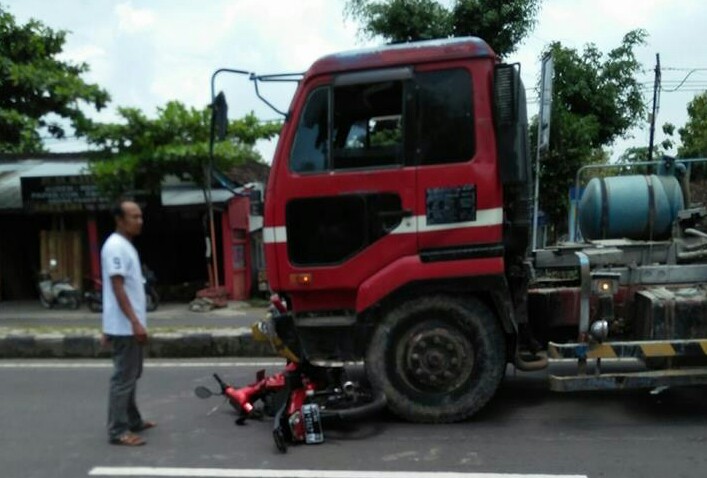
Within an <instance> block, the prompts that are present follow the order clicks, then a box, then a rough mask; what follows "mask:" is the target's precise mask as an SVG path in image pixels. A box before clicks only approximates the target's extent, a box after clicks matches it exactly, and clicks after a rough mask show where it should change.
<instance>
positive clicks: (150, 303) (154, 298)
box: [145, 289, 160, 312]
mask: <svg viewBox="0 0 707 478" xmlns="http://www.w3.org/2000/svg"><path fill="white" fill-rule="evenodd" d="M145 300H146V301H147V305H146V307H145V308H146V309H147V311H148V312H153V311H155V310H157V306H158V305H160V296H159V295H157V291H156V290H154V289H151V290H150V291H148V292H147V294H145Z"/></svg>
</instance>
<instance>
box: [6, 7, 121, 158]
mask: <svg viewBox="0 0 707 478" xmlns="http://www.w3.org/2000/svg"><path fill="white" fill-rule="evenodd" d="M66 34H67V32H65V31H63V30H53V29H51V28H49V27H48V26H46V25H44V24H43V23H41V22H39V21H37V20H30V21H29V22H27V23H26V24H24V25H21V24H18V23H17V22H16V21H15V17H14V16H13V15H12V14H11V13H9V12H8V11H7V10H6V8H5V7H3V6H2V5H0V40H1V41H0V153H24V152H27V153H33V152H41V151H43V146H42V138H41V135H40V130H41V129H42V128H46V131H47V132H48V134H50V135H51V136H53V137H56V138H62V137H64V136H65V135H66V126H67V125H68V124H71V125H72V126H73V128H74V130H75V131H76V134H77V135H81V134H83V133H84V132H85V128H86V126H87V119H86V116H85V114H84V112H83V111H82V109H81V106H82V103H83V104H87V105H90V106H93V107H95V108H96V109H98V110H100V109H101V108H103V107H104V106H105V105H106V103H107V102H108V101H109V100H110V97H109V96H108V93H107V92H106V91H104V90H103V89H101V88H100V87H99V86H98V85H95V84H91V83H86V82H85V81H84V80H82V79H81V75H82V74H84V73H86V72H88V70H89V68H88V65H87V64H86V63H78V64H74V63H71V62H69V61H62V60H59V59H58V55H59V54H60V53H61V52H62V50H63V48H64V43H65V41H66ZM50 113H54V114H55V115H56V116H55V117H54V119H50V118H51V116H49V114H50Z"/></svg>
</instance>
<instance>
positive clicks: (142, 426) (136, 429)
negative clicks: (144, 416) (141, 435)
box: [130, 420, 157, 432]
mask: <svg viewBox="0 0 707 478" xmlns="http://www.w3.org/2000/svg"><path fill="white" fill-rule="evenodd" d="M156 426H157V422H152V421H149V420H147V421H143V422H142V423H141V424H140V425H138V426H136V427H132V428H131V429H130V431H131V432H144V431H145V430H149V429H150V428H155V427H156Z"/></svg>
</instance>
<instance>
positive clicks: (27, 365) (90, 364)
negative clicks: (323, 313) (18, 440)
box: [0, 359, 285, 369]
mask: <svg viewBox="0 0 707 478" xmlns="http://www.w3.org/2000/svg"><path fill="white" fill-rule="evenodd" d="M59 360H60V361H55V362H35V361H21V362H0V369H3V368H8V369H61V368H67V369H76V368H112V367H113V362H109V361H86V362H64V361H63V359H59ZM284 365H285V361H284V360H279V361H275V360H273V361H259V362H152V361H149V360H147V361H145V365H144V366H145V368H204V367H209V368H211V367H222V368H226V367H236V368H249V367H277V366H281V367H282V366H284Z"/></svg>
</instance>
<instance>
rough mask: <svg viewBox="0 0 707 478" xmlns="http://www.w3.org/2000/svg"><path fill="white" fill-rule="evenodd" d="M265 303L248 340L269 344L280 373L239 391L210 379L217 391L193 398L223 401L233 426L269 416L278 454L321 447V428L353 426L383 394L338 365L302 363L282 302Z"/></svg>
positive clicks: (376, 407) (261, 375) (374, 409)
mask: <svg viewBox="0 0 707 478" xmlns="http://www.w3.org/2000/svg"><path fill="white" fill-rule="evenodd" d="M271 303H272V305H271V306H270V308H269V311H268V315H267V317H266V318H265V319H264V320H262V321H259V322H256V323H255V324H254V325H253V327H252V332H253V338H254V339H255V340H258V341H267V342H269V343H270V345H271V346H272V347H273V349H274V350H275V351H276V352H277V353H278V355H280V356H282V357H284V358H285V359H286V360H287V362H286V365H285V368H284V370H283V371H281V372H279V373H276V374H274V375H270V376H266V375H265V371H264V370H260V371H258V372H257V374H256V378H255V381H254V382H253V383H250V384H248V385H245V386H243V387H235V386H233V385H230V384H227V383H226V382H224V381H223V379H222V378H221V377H220V376H219V375H218V374H213V377H214V379H215V380H216V382H217V384H218V386H219V389H218V390H217V391H213V390H211V389H209V388H207V387H205V386H199V387H196V389H195V390H194V392H195V394H196V395H197V397H199V398H203V399H206V398H210V397H212V396H223V397H225V401H226V402H228V403H229V404H230V405H231V406H232V407H233V408H234V409H235V411H236V413H237V419H236V420H235V422H236V424H237V425H244V424H245V422H246V421H247V420H252V419H262V418H263V417H264V416H266V415H267V416H271V417H273V430H272V434H273V440H274V442H275V446H276V448H277V449H278V450H279V451H281V452H283V453H285V452H286V451H287V449H288V447H289V446H290V445H293V444H300V443H304V444H307V445H313V444H318V443H322V442H323V441H324V427H325V426H326V425H327V424H333V423H337V422H338V423H341V422H353V421H358V420H361V419H363V418H366V417H370V416H372V415H374V414H376V413H378V412H380V411H381V410H383V409H384V408H385V406H386V400H385V395H383V394H382V393H374V392H373V391H372V390H371V389H370V387H367V386H366V385H365V384H364V383H362V382H361V381H358V380H355V374H351V373H350V372H349V371H348V370H347V368H345V367H344V366H343V365H342V366H326V367H322V366H317V365H313V364H311V363H310V362H309V361H307V359H306V358H305V357H303V355H302V353H301V348H300V347H299V345H298V344H297V341H296V338H295V337H296V335H295V334H294V333H293V331H294V328H293V323H292V317H291V316H290V315H289V314H287V310H286V305H285V303H284V301H283V300H281V299H280V298H279V297H277V296H274V297H273V298H272V299H271Z"/></svg>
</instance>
